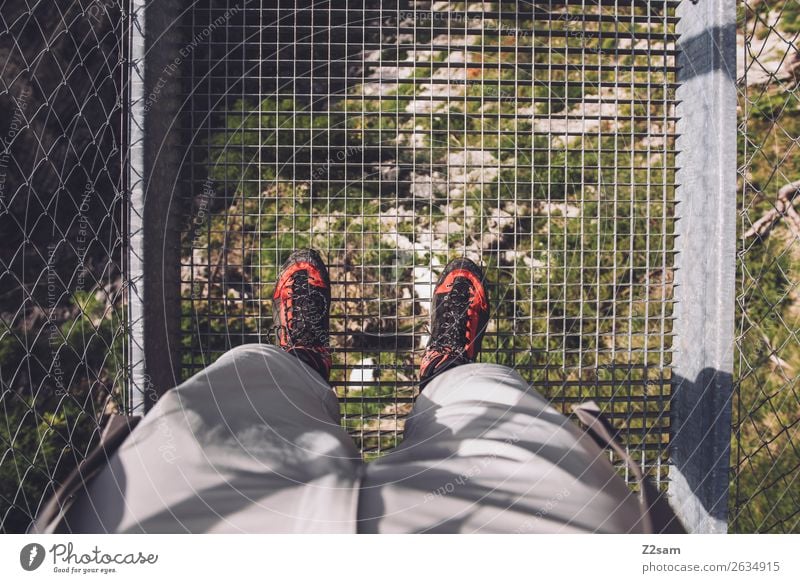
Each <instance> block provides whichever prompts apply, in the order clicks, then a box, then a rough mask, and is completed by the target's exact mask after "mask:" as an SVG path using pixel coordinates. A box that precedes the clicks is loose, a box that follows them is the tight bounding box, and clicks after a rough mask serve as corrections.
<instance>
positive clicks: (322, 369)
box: [272, 249, 331, 381]
mask: <svg viewBox="0 0 800 583" xmlns="http://www.w3.org/2000/svg"><path fill="white" fill-rule="evenodd" d="M330 306H331V281H330V278H329V277H328V269H327V268H326V267H325V263H324V262H323V261H322V258H321V257H320V256H319V253H317V252H316V251H314V250H312V249H301V250H299V251H295V252H294V253H292V254H291V256H290V257H289V259H287V260H286V263H284V264H283V267H281V271H280V273H279V274H278V282H277V283H276V284H275V293H274V294H273V295H272V316H273V321H274V324H275V331H276V341H277V344H278V346H280V347H281V348H282V349H283V350H285V351H286V352H288V353H289V354H293V355H294V356H296V357H298V358H299V359H300V360H302V361H303V362H305V363H306V364H308V365H309V366H311V367H312V368H313V369H314V370H316V371H317V372H319V374H320V375H321V376H322V378H324V379H325V380H326V381H327V380H329V378H330V373H331V350H330V334H329V329H328V326H329V322H330Z"/></svg>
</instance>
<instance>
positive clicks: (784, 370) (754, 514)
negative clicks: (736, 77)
mask: <svg viewBox="0 0 800 583" xmlns="http://www.w3.org/2000/svg"><path fill="white" fill-rule="evenodd" d="M798 14H800V4H798V3H797V2H795V1H792V0H790V1H787V2H783V1H778V2H759V3H756V2H747V3H743V4H742V6H740V15H739V16H740V26H741V27H742V29H743V30H744V31H745V32H746V34H747V35H748V38H747V39H746V45H747V46H749V47H750V48H749V49H747V54H748V59H747V62H748V63H750V62H752V66H751V67H750V73H749V74H748V83H750V85H749V86H746V87H745V86H742V87H740V99H739V107H740V115H746V118H745V119H746V123H742V128H743V131H741V132H740V135H739V159H740V160H742V161H743V164H744V167H743V171H742V172H741V173H740V192H741V193H742V196H741V200H740V206H739V211H740V216H741V221H740V226H741V230H740V232H739V233H738V235H739V261H738V262H737V266H738V279H739V293H738V300H737V322H738V326H737V334H738V336H739V339H738V342H737V354H736V361H735V362H736V370H735V371H734V377H735V378H736V379H737V382H738V385H737V389H738V390H737V393H736V397H737V399H736V402H735V403H734V419H735V427H734V436H733V441H732V450H733V460H732V462H733V470H734V471H733V474H732V479H731V497H732V499H731V509H732V525H731V527H732V528H731V530H732V531H734V532H754V531H755V532H763V531H771V532H800V520H798V518H797V508H798V505H800V496H798V495H797V484H798V480H797V477H798V472H799V471H800V470H799V469H798V468H800V453H798V440H797V436H798V433H797V422H798V421H797V420H798V418H800V394H798V392H797V387H798V379H799V378H800V377H799V376H798V375H800V337H798V329H800V293H799V292H800V290H798V266H800V241H799V240H798V235H797V231H796V230H793V228H792V226H791V217H788V216H786V217H778V218H777V221H776V222H775V223H774V226H772V227H771V228H770V229H767V230H763V231H761V232H760V234H757V233H755V232H752V231H751V227H753V226H754V225H755V224H756V222H757V221H758V220H759V219H761V218H763V217H765V216H766V215H768V213H770V211H773V209H775V208H776V206H777V205H778V200H777V199H778V191H779V190H780V189H781V187H783V186H785V185H786V184H789V183H791V182H794V181H796V180H800V161H798V157H797V156H796V152H795V150H796V149H797V137H798V136H800V91H798V84H797V77H796V76H794V75H793V74H792V73H791V72H789V71H788V70H787V67H788V66H789V65H790V64H791V62H792V61H791V55H792V53H793V52H796V49H794V48H792V46H791V45H790V44H789V43H790V42H794V43H795V46H796V43H797V40H798V38H797V35H798V33H799V32H800V22H799V21H798ZM774 25H777V27H775V28H773V29H771V28H770V27H771V26H774ZM751 35H752V38H751ZM781 39H784V40H781ZM792 39H793V40H792ZM763 69H767V70H770V71H774V72H775V73H776V75H775V76H773V77H770V78H764V79H763V80H762V79H760V78H758V76H756V77H755V80H752V79H753V73H754V72H755V71H762V70H763ZM797 200H798V199H797V198H795V203H794V205H795V208H796V207H797Z"/></svg>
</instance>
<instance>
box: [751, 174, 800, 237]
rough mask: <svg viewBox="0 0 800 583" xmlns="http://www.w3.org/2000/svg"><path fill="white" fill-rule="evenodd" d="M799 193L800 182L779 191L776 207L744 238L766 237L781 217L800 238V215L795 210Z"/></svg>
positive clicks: (797, 181) (759, 220)
mask: <svg viewBox="0 0 800 583" xmlns="http://www.w3.org/2000/svg"><path fill="white" fill-rule="evenodd" d="M798 193H800V180H795V181H794V182H790V183H789V184H786V185H784V186H783V187H781V189H780V190H779V191H778V199H777V200H776V201H775V206H774V207H773V208H771V209H770V210H768V211H767V212H766V213H764V216H762V217H761V218H760V219H758V220H757V221H756V222H755V223H753V226H752V227H750V228H749V229H748V230H747V232H746V233H745V234H744V238H745V239H749V238H750V237H762V238H763V237H766V236H767V235H769V233H770V231H772V229H773V227H774V226H775V225H776V224H777V223H778V221H779V220H780V219H781V217H786V223H787V224H788V226H789V229H790V230H791V231H792V234H793V235H794V236H795V237H798V238H800V215H798V214H797V209H795V208H794V199H795V198H796V197H797V194H798Z"/></svg>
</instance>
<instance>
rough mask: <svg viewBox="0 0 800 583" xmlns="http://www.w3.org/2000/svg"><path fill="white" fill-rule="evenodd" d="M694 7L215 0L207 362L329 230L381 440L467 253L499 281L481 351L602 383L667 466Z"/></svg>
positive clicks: (346, 377) (343, 324) (335, 322)
mask: <svg viewBox="0 0 800 583" xmlns="http://www.w3.org/2000/svg"><path fill="white" fill-rule="evenodd" d="M676 5H677V2H671V1H667V2H649V3H645V2H597V1H590V2H587V1H582V2H577V1H570V2H560V3H551V2H491V3H489V2H486V3H480V2H477V3H476V2H469V3H459V2H403V1H400V2H398V1H393V2H362V3H356V4H353V5H352V6H351V5H350V4H349V3H348V4H345V3H341V4H336V5H331V4H329V3H315V2H311V1H306V2H303V1H301V2H294V1H293V2H271V3H267V2H263V3H259V2H248V3H243V2H239V3H237V2H236V1H235V0H231V1H227V2H226V1H218V0H202V1H198V2H195V3H194V4H193V9H192V10H190V11H188V12H187V13H186V18H185V20H184V21H183V22H182V26H183V27H184V29H185V35H186V38H187V39H188V44H187V45H186V46H187V47H190V48H189V49H187V50H186V53H187V55H186V56H187V58H188V65H187V69H186V71H187V72H186V75H187V91H188V99H187V100H186V102H185V103H186V106H185V108H184V111H183V113H182V116H183V117H182V119H183V120H184V121H183V127H184V130H185V134H184V135H185V141H184V143H185V146H186V154H185V155H186V159H187V160H188V163H186V164H185V165H184V167H183V170H184V174H183V177H182V178H183V185H184V189H185V192H186V194H187V196H188V199H189V203H190V206H191V209H192V211H191V215H190V219H189V220H188V221H187V225H186V227H185V229H184V232H183V235H182V257H183V259H182V267H181V269H182V278H181V279H182V291H181V297H182V318H183V320H182V360H181V362H182V367H183V369H182V373H183V376H184V377H185V376H188V375H190V374H192V373H194V372H196V371H197V370H199V369H200V368H202V367H203V366H205V365H207V364H208V363H209V362H211V361H212V360H213V359H214V358H215V357H216V356H218V355H219V354H220V353H221V352H222V351H224V350H226V349H228V348H230V347H231V346H234V345H236V344H241V343H244V342H255V341H269V339H270V338H269V330H270V328H271V325H272V324H271V308H270V293H271V291H272V286H273V284H274V281H275V276H276V269H277V267H278V266H279V265H280V264H281V263H282V261H283V260H284V259H285V258H286V257H287V256H288V255H289V253H291V251H292V250H294V249H296V248H300V247H307V246H311V247H314V248H317V249H319V250H320V251H322V252H323V255H324V256H325V257H326V258H327V261H328V264H329V267H330V270H331V275H332V280H333V296H334V297H333V307H332V318H331V322H332V338H333V344H334V348H335V353H334V358H335V361H334V370H333V376H332V382H333V385H334V388H335V390H336V391H337V394H338V395H339V397H340V401H341V403H342V411H343V417H344V420H343V422H344V424H345V426H346V427H347V428H348V429H349V430H350V432H351V433H352V435H353V436H354V437H355V438H356V441H357V442H358V444H359V445H360V447H361V448H362V451H363V452H364V455H365V457H366V458H367V459H369V458H370V457H374V456H376V455H380V454H381V453H382V452H384V451H386V450H388V449H390V448H392V447H393V446H395V445H396V444H397V443H398V441H399V440H400V439H401V437H402V430H403V422H404V418H405V416H406V414H407V413H408V411H409V409H410V407H411V403H412V402H413V399H414V396H415V392H416V380H417V368H418V365H419V362H418V360H419V359H418V357H419V355H420V352H421V349H422V348H423V347H424V346H425V343H426V342H427V338H428V337H427V333H428V328H427V325H428V319H429V308H430V298H431V292H432V284H433V283H434V282H435V280H436V277H437V276H438V274H439V273H440V271H441V268H442V267H443V266H444V265H445V264H446V262H447V261H448V260H449V259H452V258H453V257H456V256H464V255H465V256H467V257H470V258H472V259H474V260H477V261H479V262H481V263H482V264H483V265H485V266H486V270H487V274H488V278H489V280H490V282H491V287H490V293H491V302H492V307H493V310H494V311H493V318H492V320H491V323H490V328H489V331H488V334H487V337H486V339H485V340H484V352H483V354H482V357H481V359H482V360H483V361H485V362H497V363H501V364H506V365H509V366H512V367H514V368H516V369H517V370H518V371H519V372H520V373H521V374H523V376H524V377H525V378H527V379H528V380H530V381H531V382H532V383H533V385H534V386H535V387H536V388H537V389H539V390H540V391H542V392H543V393H544V394H545V395H547V396H548V397H549V398H551V399H552V400H553V402H554V404H556V405H557V406H560V407H562V408H564V409H565V410H566V409H568V406H569V404H570V403H572V402H575V401H579V400H585V399H588V398H594V399H597V400H598V401H600V402H601V403H602V404H603V405H604V406H605V408H606V409H607V410H608V411H609V412H610V414H611V415H612V417H613V418H614V419H615V420H616V421H617V422H618V423H619V425H620V426H621V427H624V428H626V429H625V432H624V437H625V439H626V441H627V443H628V445H629V446H630V448H631V450H632V451H633V453H634V454H635V455H636V456H638V459H639V460H641V463H642V465H643V466H644V467H645V468H646V469H648V470H649V471H651V473H653V474H654V475H655V476H656V477H657V478H658V479H661V478H662V470H663V469H664V465H665V459H666V445H667V440H668V430H669V429H668V414H669V401H670V386H669V385H670V362H671V352H670V351H671V334H672V319H671V317H672V285H671V282H672V273H673V268H674V266H673V243H674V241H673V239H674V237H673V232H674V231H673V225H674V220H675V217H674V214H675V209H674V182H675V180H674V173H675V147H674V143H675V141H674V123H675V113H674V90H675V83H676V66H675V57H676V49H675V40H676V39H675V33H674V26H675V23H676V18H675V7H676ZM198 39H200V40H201V41H202V42H195V41H196V40H198Z"/></svg>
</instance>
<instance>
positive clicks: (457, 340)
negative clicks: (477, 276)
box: [431, 279, 472, 352]
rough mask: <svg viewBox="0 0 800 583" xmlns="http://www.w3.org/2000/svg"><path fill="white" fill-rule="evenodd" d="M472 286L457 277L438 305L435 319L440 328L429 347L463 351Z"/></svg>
mask: <svg viewBox="0 0 800 583" xmlns="http://www.w3.org/2000/svg"><path fill="white" fill-rule="evenodd" d="M471 289H472V286H471V285H470V283H469V282H468V281H465V280H461V279H457V280H456V281H455V282H454V283H453V288H452V290H451V291H450V293H448V294H447V296H445V298H444V299H443V300H442V303H441V304H440V305H439V306H438V313H437V315H436V317H437V320H439V321H441V322H442V328H441V329H439V330H437V331H436V334H435V337H434V339H433V340H432V342H431V347H432V348H435V349H437V350H440V351H448V352H452V351H458V352H463V351H464V347H465V345H466V342H467V322H468V319H469V318H468V313H467V312H468V309H469V303H470V294H471Z"/></svg>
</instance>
